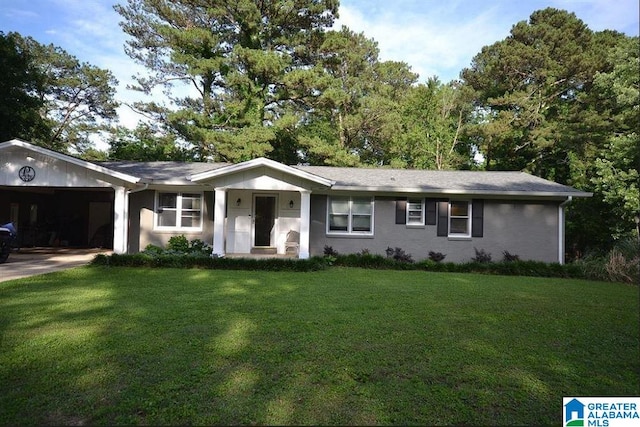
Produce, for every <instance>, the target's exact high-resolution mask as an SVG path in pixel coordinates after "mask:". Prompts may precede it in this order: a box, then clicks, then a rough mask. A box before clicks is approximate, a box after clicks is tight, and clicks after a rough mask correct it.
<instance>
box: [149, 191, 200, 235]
mask: <svg viewBox="0 0 640 427" xmlns="http://www.w3.org/2000/svg"><path fill="white" fill-rule="evenodd" d="M155 224H156V229H201V228H202V193H170V192H158V193H157V197H156V223H155Z"/></svg>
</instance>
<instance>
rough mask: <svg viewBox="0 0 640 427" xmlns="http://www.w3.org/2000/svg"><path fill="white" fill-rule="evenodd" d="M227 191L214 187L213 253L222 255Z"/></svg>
mask: <svg viewBox="0 0 640 427" xmlns="http://www.w3.org/2000/svg"><path fill="white" fill-rule="evenodd" d="M226 199H227V192H226V190H225V189H224V188H216V189H215V201H214V204H215V208H214V210H213V253H212V255H214V256H224V211H225V205H226Z"/></svg>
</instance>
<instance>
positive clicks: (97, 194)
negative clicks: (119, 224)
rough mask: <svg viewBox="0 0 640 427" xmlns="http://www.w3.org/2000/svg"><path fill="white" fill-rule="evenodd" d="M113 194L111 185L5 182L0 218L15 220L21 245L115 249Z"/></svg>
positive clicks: (0, 193)
mask: <svg viewBox="0 0 640 427" xmlns="http://www.w3.org/2000/svg"><path fill="white" fill-rule="evenodd" d="M114 194H115V193H114V190H113V189H112V188H100V189H96V188H64V187H6V186H4V187H0V210H1V212H2V214H1V215H0V221H4V222H6V221H11V222H13V224H14V225H15V226H16V228H17V230H18V232H19V233H18V241H17V245H18V246H19V247H21V248H29V247H63V248H108V249H113V217H114V215H113V202H114ZM7 207H8V210H7ZM7 212H8V214H7Z"/></svg>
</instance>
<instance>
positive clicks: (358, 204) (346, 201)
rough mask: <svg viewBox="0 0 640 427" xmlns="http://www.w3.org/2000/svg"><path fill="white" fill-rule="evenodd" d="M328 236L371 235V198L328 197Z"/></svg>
mask: <svg viewBox="0 0 640 427" xmlns="http://www.w3.org/2000/svg"><path fill="white" fill-rule="evenodd" d="M327 233H328V234H365V235H372V234H373V197H330V198H329V201H328V204H327Z"/></svg>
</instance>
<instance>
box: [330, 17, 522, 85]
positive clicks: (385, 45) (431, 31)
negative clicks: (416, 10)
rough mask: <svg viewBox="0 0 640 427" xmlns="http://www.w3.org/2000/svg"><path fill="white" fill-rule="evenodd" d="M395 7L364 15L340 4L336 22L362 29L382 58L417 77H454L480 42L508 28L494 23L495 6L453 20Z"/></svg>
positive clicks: (489, 40)
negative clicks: (407, 68)
mask: <svg viewBox="0 0 640 427" xmlns="http://www.w3.org/2000/svg"><path fill="white" fill-rule="evenodd" d="M394 10H395V9H394ZM395 11H396V12H395V13H397V15H396V14H394V12H393V11H392V10H388V11H386V12H385V13H383V14H380V15H367V16H365V15H364V13H363V12H362V10H361V9H356V8H354V7H352V6H341V8H340V19H338V20H337V25H336V26H340V25H346V26H347V27H349V28H351V29H352V30H354V31H357V32H364V33H365V35H366V36H367V37H370V38H373V39H374V40H376V41H377V42H378V47H379V48H380V59H381V60H394V61H404V62H406V63H408V64H409V65H410V66H411V67H412V69H413V71H414V72H417V73H419V74H420V81H425V80H426V79H427V78H429V77H431V76H434V75H436V76H438V77H439V78H440V79H441V80H442V81H445V82H446V81H449V80H452V79H455V78H457V76H458V73H459V72H460V71H461V70H462V68H463V67H465V66H468V65H469V64H470V62H471V59H472V57H473V56H474V55H475V54H476V53H478V52H479V51H480V49H481V48H482V46H484V45H486V44H490V43H493V42H494V41H496V40H499V39H501V38H504V37H506V36H507V35H508V30H509V29H510V26H508V27H507V28H506V29H505V28H504V26H499V25H496V12H495V10H494V9H487V10H486V11H484V12H483V13H481V14H478V15H476V16H474V17H472V18H471V19H469V20H466V21H462V20H461V21H460V22H458V23H456V24H453V23H452V22H450V21H448V20H441V19H439V18H440V15H438V14H437V13H434V14H433V15H430V14H427V13H423V14H412V13H410V12H409V13H407V12H406V11H404V12H402V11H400V10H395Z"/></svg>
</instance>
